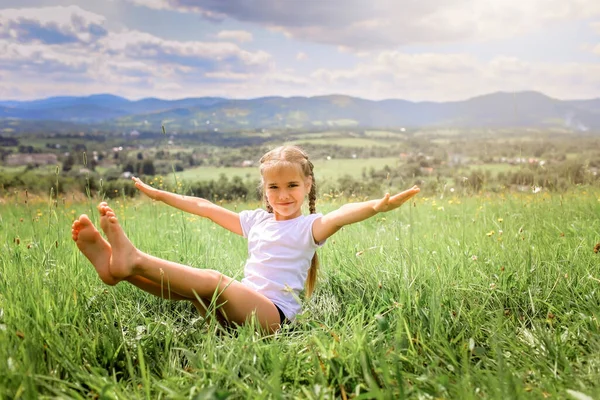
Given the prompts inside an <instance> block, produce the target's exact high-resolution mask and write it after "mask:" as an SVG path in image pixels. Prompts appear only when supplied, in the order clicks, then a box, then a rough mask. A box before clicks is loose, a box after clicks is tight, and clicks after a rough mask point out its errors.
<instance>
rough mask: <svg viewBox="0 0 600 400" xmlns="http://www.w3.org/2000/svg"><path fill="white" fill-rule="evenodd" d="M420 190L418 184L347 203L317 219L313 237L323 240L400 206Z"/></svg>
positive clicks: (318, 240) (313, 227)
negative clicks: (351, 225) (392, 194)
mask: <svg viewBox="0 0 600 400" xmlns="http://www.w3.org/2000/svg"><path fill="white" fill-rule="evenodd" d="M420 190H421V189H419V188H418V187H417V186H413V187H412V188H410V189H408V190H405V191H404V192H401V193H398V194H395V195H394V196H390V194H389V193H387V194H386V195H385V196H384V197H383V199H379V200H370V201H363V202H361V203H349V204H345V205H343V206H341V207H340V208H339V209H337V210H335V211H332V212H330V213H329V214H326V215H324V216H323V217H321V218H319V219H317V220H315V222H314V223H313V226H312V232H313V238H314V239H315V242H316V243H319V242H322V241H323V240H325V239H327V238H328V237H330V236H331V235H333V234H334V233H336V232H337V231H338V230H340V228H341V227H342V226H344V225H349V224H353V223H355V222H359V221H363V220H365V219H367V218H370V217H372V216H373V215H375V214H377V213H380V212H386V211H391V210H393V209H395V208H398V207H400V206H401V205H402V204H404V203H405V202H406V201H407V200H409V199H410V198H411V197H413V196H414V195H416V194H417V193H419V191H420Z"/></svg>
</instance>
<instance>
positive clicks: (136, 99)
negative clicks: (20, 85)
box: [0, 90, 600, 103]
mask: <svg viewBox="0 0 600 400" xmlns="http://www.w3.org/2000/svg"><path fill="white" fill-rule="evenodd" d="M501 94H508V95H519V94H539V95H542V96H545V97H548V98H550V99H552V100H557V101H591V100H600V95H599V96H596V97H590V98H573V99H567V98H556V97H552V96H549V95H547V94H546V93H543V92H539V91H535V90H522V91H515V92H509V91H496V92H491V93H484V94H481V95H476V96H472V97H468V98H464V99H458V100H449V101H434V100H420V101H414V100H410V99H405V98H399V97H398V98H385V99H377V100H373V99H368V98H364V97H359V96H352V95H348V94H341V93H331V94H322V95H308V96H283V95H271V96H259V97H249V98H233V97H225V96H188V97H176V98H162V97H155V96H149V97H141V98H128V97H125V96H121V95H118V94H114V93H93V94H89V95H61V94H59V95H51V96H47V97H40V98H32V99H24V100H17V99H2V98H0V102H3V103H7V102H15V103H27V102H35V101H47V100H52V99H61V98H65V99H69V98H79V99H86V98H92V97H102V96H110V97H116V98H120V99H123V100H127V101H129V102H138V101H143V100H162V101H178V100H187V99H202V98H215V99H223V100H248V101H251V100H260V99H265V98H281V99H291V98H305V99H311V98H319V97H336V96H339V97H350V98H354V99H360V100H366V101H372V102H383V101H393V100H398V101H407V102H410V103H455V102H456V103H459V102H464V101H469V100H472V99H476V98H480V97H486V96H493V95H501Z"/></svg>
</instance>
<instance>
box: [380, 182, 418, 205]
mask: <svg viewBox="0 0 600 400" xmlns="http://www.w3.org/2000/svg"><path fill="white" fill-rule="evenodd" d="M420 191H421V189H419V188H418V187H417V186H416V185H415V186H413V187H411V188H410V189H408V190H405V191H404V192H400V193H398V194H395V195H393V196H390V194H389V193H386V194H385V196H384V197H383V199H381V200H379V201H378V202H377V204H375V205H374V206H373V209H374V210H375V211H377V212H386V211H391V210H393V209H395V208H398V207H400V206H401V205H402V204H404V203H405V202H406V201H407V200H409V199H410V198H411V197H413V196H415V195H416V194H417V193H419V192H420Z"/></svg>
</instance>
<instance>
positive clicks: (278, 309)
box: [273, 303, 290, 325]
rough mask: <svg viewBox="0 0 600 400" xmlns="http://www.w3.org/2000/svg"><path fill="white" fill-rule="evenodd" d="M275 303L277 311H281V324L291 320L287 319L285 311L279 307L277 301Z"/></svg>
mask: <svg viewBox="0 0 600 400" xmlns="http://www.w3.org/2000/svg"><path fill="white" fill-rule="evenodd" d="M273 305H274V306H275V308H276V309H277V312H278V313H279V325H285V324H288V323H289V322H290V321H289V320H288V319H287V317H286V316H285V314H284V313H283V311H281V308H279V306H278V305H277V304H275V303H273Z"/></svg>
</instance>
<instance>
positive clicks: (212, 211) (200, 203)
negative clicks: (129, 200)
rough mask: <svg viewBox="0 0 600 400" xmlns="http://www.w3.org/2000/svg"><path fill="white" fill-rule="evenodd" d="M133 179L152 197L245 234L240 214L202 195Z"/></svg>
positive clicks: (139, 188)
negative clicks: (194, 195) (171, 189)
mask: <svg viewBox="0 0 600 400" xmlns="http://www.w3.org/2000/svg"><path fill="white" fill-rule="evenodd" d="M131 179H132V180H133V181H134V182H135V187H136V189H138V190H139V191H140V192H142V193H144V194H145V195H146V196H148V197H150V198H151V199H153V200H158V201H162V202H163V203H165V204H168V205H170V206H172V207H175V208H179V209H180V210H182V211H185V212H188V213H191V214H196V215H199V216H201V217H205V218H208V219H210V220H211V221H213V222H215V223H217V224H219V225H221V226H222V227H223V228H225V229H228V230H230V231H231V232H233V233H237V234H238V235H243V232H242V225H241V224H240V216H239V215H238V214H237V213H235V212H233V211H230V210H228V209H226V208H223V207H221V206H218V205H216V204H214V203H212V202H210V201H208V200H205V199H202V198H200V197H193V196H183V195H180V194H176V193H171V192H166V191H164V190H158V189H156V188H153V187H152V186H150V185H147V184H145V183H144V182H142V181H141V179H140V178H136V177H133V178H131Z"/></svg>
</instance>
